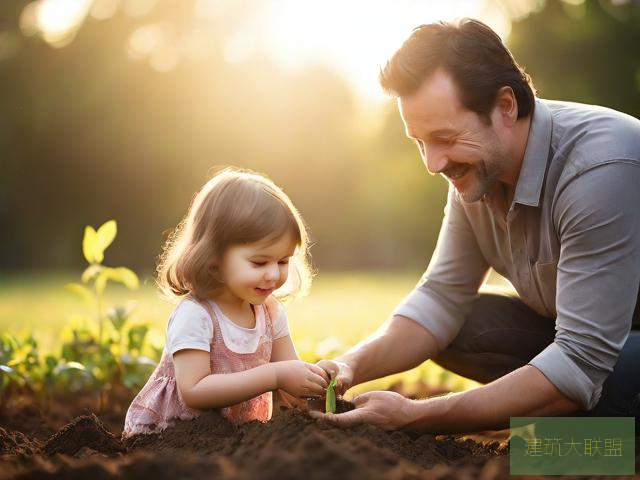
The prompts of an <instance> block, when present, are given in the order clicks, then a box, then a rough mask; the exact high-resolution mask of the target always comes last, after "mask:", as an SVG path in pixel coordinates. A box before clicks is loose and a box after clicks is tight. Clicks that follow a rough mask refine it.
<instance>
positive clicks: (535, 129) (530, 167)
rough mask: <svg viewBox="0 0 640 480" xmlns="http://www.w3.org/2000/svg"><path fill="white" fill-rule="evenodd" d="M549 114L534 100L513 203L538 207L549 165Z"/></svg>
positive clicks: (550, 122)
mask: <svg viewBox="0 0 640 480" xmlns="http://www.w3.org/2000/svg"><path fill="white" fill-rule="evenodd" d="M551 127H552V121H551V112H550V111H549V108H548V107H547V106H546V105H545V104H544V102H543V101H542V100H540V99H539V98H536V103H535V108H534V110H533V119H532V120H531V127H530V128H529V138H528V140H527V148H526V150H525V153H524V159H523V161H522V167H521V168H520V175H519V176H518V183H517V184H516V191H515V194H514V196H513V203H519V204H522V205H529V206H531V207H537V206H538V205H540V195H541V193H542V184H543V183H544V176H545V173H546V171H547V164H548V163H549V157H550V150H551V149H550V147H551Z"/></svg>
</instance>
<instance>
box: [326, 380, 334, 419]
mask: <svg viewBox="0 0 640 480" xmlns="http://www.w3.org/2000/svg"><path fill="white" fill-rule="evenodd" d="M335 386H336V379H335V378H334V379H333V380H331V381H330V382H329V385H328V386H327V396H326V398H325V405H324V410H325V412H326V413H336V390H335Z"/></svg>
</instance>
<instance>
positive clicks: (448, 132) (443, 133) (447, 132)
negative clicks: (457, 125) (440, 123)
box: [429, 128, 457, 138]
mask: <svg viewBox="0 0 640 480" xmlns="http://www.w3.org/2000/svg"><path fill="white" fill-rule="evenodd" d="M456 133H457V132H456V130H453V129H451V128H441V129H439V130H434V131H433V132H431V133H430V134H429V136H430V137H431V138H434V137H451V136H453V135H455V134H456Z"/></svg>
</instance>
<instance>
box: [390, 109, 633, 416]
mask: <svg viewBox="0 0 640 480" xmlns="http://www.w3.org/2000/svg"><path fill="white" fill-rule="evenodd" d="M507 207H508V208H507ZM489 267H492V268H493V269H494V270H496V271H497V272H498V273H500V274H501V275H503V276H504V277H506V278H507V279H509V280H510V281H511V283H512V284H513V286H514V287H515V289H516V291H517V292H518V294H519V296H520V298H521V299H522V301H524V302H525V303H526V304H527V305H528V306H529V307H531V308H532V309H533V310H535V311H536V312H538V313H539V314H541V315H543V316H546V317H550V318H555V319H556V334H555V339H554V341H553V343H552V344H550V345H549V346H548V347H547V348H545V349H544V350H543V351H542V352H541V353H540V354H538V355H537V356H536V357H535V358H533V359H532V360H531V361H530V362H529V364H530V365H533V366H534V367H536V368H537V369H538V370H540V371H541V372H542V373H543V374H544V375H545V377H546V378H547V379H549V381H550V382H551V383H553V384H554V385H555V386H556V387H557V388H558V389H559V390H560V391H561V392H562V393H564V394H565V395H566V396H567V397H569V398H571V399H572V400H574V401H576V402H578V403H579V404H581V405H582V407H583V408H585V409H591V408H593V407H594V406H595V405H596V403H597V402H598V400H599V398H600V394H601V392H602V384H603V382H604V381H605V379H606V378H607V376H608V375H609V374H610V373H611V371H612V370H613V367H614V365H615V363H616V360H617V358H618V354H619V352H620V350H621V349H622V346H623V345H624V342H625V340H626V338H627V336H628V333H629V330H630V326H631V319H632V316H633V312H634V308H635V306H636V302H637V299H638V287H639V285H640V121H638V120H637V119H635V118H633V117H630V116H628V115H624V114H622V113H619V112H616V111H614V110H610V109H606V108H602V107H595V106H590V105H581V104H576V103H565V102H552V101H547V100H541V99H537V100H536V105H535V109H534V114H533V119H532V122H531V127H530V130H529V138H528V141H527V148H526V152H525V156H524V160H523V163H522V166H521V170H520V176H519V179H518V182H517V185H516V189H515V193H514V196H513V200H512V202H511V203H510V205H507V204H506V203H505V198H504V195H503V193H502V188H496V189H495V190H494V191H492V192H491V194H488V195H486V196H485V197H484V198H483V199H482V200H481V201H478V202H474V203H466V202H464V201H463V200H462V198H461V197H460V196H459V194H458V193H457V192H456V191H455V189H453V188H450V189H449V198H448V201H447V206H446V208H445V218H444V220H443V223H442V229H441V231H440V235H439V238H438V244H437V247H436V251H435V253H434V255H433V257H432V259H431V262H430V264H429V268H428V269H427V271H426V272H425V274H424V276H423V278H422V280H421V281H420V283H419V284H418V286H417V287H416V288H415V290H414V291H413V292H411V294H410V295H409V296H408V297H407V298H406V299H405V300H404V301H403V302H402V303H401V304H400V305H399V306H398V308H397V309H396V310H395V311H394V314H395V315H402V316H405V317H408V318H410V319H412V320H414V321H416V322H418V323H419V324H421V325H422V326H424V327H425V328H426V329H427V330H429V332H431V333H432V334H433V335H434V337H435V339H436V340H437V342H438V346H439V347H440V348H441V349H444V348H446V346H447V345H448V344H449V343H450V342H451V341H452V340H453V339H454V338H455V336H456V335H457V333H458V331H459V330H460V328H461V327H462V325H463V323H464V321H465V318H466V317H467V315H468V314H469V312H470V309H471V305H472V303H473V301H474V299H475V297H476V295H477V293H478V289H479V287H480V286H481V284H482V283H483V282H484V280H485V278H486V275H487V272H488V269H489ZM516 321H517V319H516Z"/></svg>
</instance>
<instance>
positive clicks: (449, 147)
mask: <svg viewBox="0 0 640 480" xmlns="http://www.w3.org/2000/svg"><path fill="white" fill-rule="evenodd" d="M398 104H399V109H400V115H401V116H402V120H403V121H404V125H405V129H406V133H407V136H408V137H409V138H412V139H414V140H415V141H416V143H417V145H418V148H419V150H420V155H421V156H422V161H423V162H424V164H425V166H426V167H427V170H428V171H429V172H430V173H431V174H432V175H435V174H436V173H440V174H442V175H443V176H444V177H445V178H446V179H447V180H448V181H449V182H451V184H452V185H453V186H454V187H455V188H456V190H458V192H459V193H460V195H461V196H462V198H463V199H464V200H465V201H466V202H476V201H478V200H480V199H481V198H482V197H483V196H484V194H485V193H487V192H489V191H490V190H491V189H492V187H493V186H494V185H495V183H496V182H497V181H498V180H501V179H503V178H504V176H505V174H506V172H507V169H508V167H509V165H510V163H511V161H512V160H511V156H510V155H509V153H508V150H507V148H506V147H505V145H504V143H503V142H502V141H501V134H502V133H503V132H501V131H500V125H501V123H500V121H499V117H498V115H494V114H492V116H491V117H492V120H493V119H494V118H496V119H497V120H498V122H492V125H489V124H488V122H487V121H486V120H483V119H482V118H481V117H480V116H479V115H478V114H476V113H475V112H472V111H470V110H468V109H466V108H465V107H464V106H463V105H462V103H461V102H460V100H459V98H458V92H457V89H456V86H455V84H454V82H453V79H452V78H451V76H450V75H449V74H448V73H446V72H445V71H444V70H441V69H440V70H437V71H436V72H434V73H433V74H432V75H431V76H430V77H428V78H427V79H426V80H425V81H424V83H423V84H422V85H421V86H420V88H419V89H418V91H417V92H416V93H414V94H412V95H411V96H407V97H402V98H400V99H399V100H398ZM494 113H495V112H494Z"/></svg>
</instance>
